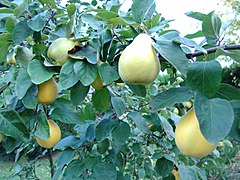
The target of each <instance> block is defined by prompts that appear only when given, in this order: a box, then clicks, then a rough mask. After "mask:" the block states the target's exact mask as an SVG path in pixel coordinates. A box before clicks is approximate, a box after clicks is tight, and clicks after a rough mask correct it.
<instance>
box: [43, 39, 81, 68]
mask: <svg viewBox="0 0 240 180" xmlns="http://www.w3.org/2000/svg"><path fill="white" fill-rule="evenodd" d="M79 45H80V42H79V41H75V40H71V39H67V38H58V39H56V40H54V41H53V42H52V44H51V45H50V46H49V48H48V51H47V56H48V58H49V59H50V61H51V63H52V64H55V65H57V66H62V65H63V64H64V63H65V62H67V61H68V60H69V56H68V51H70V50H72V49H73V48H74V47H75V46H79Z"/></svg>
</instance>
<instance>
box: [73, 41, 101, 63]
mask: <svg viewBox="0 0 240 180" xmlns="http://www.w3.org/2000/svg"><path fill="white" fill-rule="evenodd" d="M69 56H70V57H72V58H73V59H84V58H86V59H87V61H88V62H89V63H91V64H97V62H98V53H97V51H96V49H95V48H94V47H92V46H90V45H87V46H84V47H81V49H80V50H79V51H77V52H76V53H74V54H69Z"/></svg>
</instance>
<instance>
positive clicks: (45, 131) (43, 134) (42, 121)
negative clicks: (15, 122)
mask: <svg viewBox="0 0 240 180" xmlns="http://www.w3.org/2000/svg"><path fill="white" fill-rule="evenodd" d="M36 118H37V126H36V131H35V132H34V135H35V136H36V137H38V138H40V139H48V138H49V136H50V131H49V125H48V122H47V116H46V114H45V112H43V111H40V112H39V113H38V114H37V115H36Z"/></svg>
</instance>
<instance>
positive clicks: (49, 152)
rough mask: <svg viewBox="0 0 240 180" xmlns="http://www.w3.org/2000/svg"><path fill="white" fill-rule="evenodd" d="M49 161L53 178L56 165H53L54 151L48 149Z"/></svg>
mask: <svg viewBox="0 0 240 180" xmlns="http://www.w3.org/2000/svg"><path fill="white" fill-rule="evenodd" d="M48 160H49V163H50V168H51V177H53V175H54V165H53V158H52V149H48Z"/></svg>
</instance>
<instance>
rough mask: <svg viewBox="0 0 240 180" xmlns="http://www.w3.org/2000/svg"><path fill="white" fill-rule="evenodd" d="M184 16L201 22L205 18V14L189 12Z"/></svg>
mask: <svg viewBox="0 0 240 180" xmlns="http://www.w3.org/2000/svg"><path fill="white" fill-rule="evenodd" d="M185 15H187V16H188V17H192V18H194V19H197V20H199V21H203V20H204V18H205V17H206V16H207V15H206V14H203V13H200V12H194V11H190V12H187V13H185Z"/></svg>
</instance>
